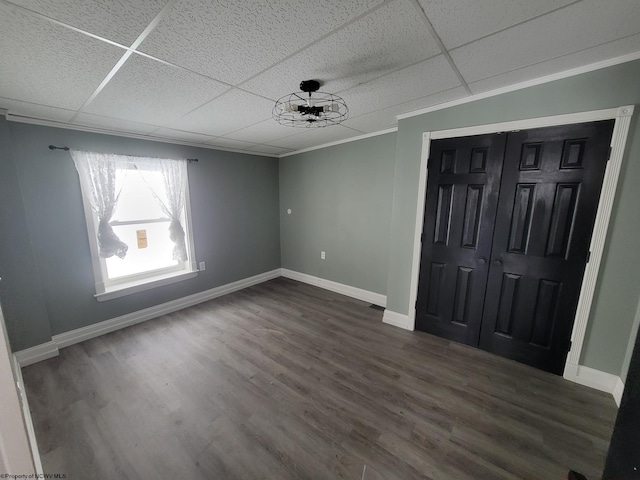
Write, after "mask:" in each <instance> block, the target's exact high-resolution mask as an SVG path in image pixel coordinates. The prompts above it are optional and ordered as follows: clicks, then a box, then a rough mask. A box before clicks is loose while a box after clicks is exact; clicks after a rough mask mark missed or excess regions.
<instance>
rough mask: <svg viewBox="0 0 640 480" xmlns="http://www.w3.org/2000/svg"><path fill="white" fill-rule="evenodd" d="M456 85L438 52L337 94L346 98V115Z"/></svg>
mask: <svg viewBox="0 0 640 480" xmlns="http://www.w3.org/2000/svg"><path fill="white" fill-rule="evenodd" d="M459 85H460V81H459V80H458V77H457V76H456V74H455V73H454V71H453V70H452V68H451V67H450V66H449V63H448V62H447V61H446V59H445V58H444V56H442V55H440V56H438V57H434V58H431V59H429V60H426V61H424V62H421V63H419V64H416V65H413V66H411V67H408V68H405V69H402V70H399V71H397V72H394V73H392V74H390V75H385V76H384V77H381V78H377V79H376V80H373V81H371V82H368V83H365V84H363V85H358V86H357V87H354V88H352V89H350V90H347V91H346V92H342V93H341V94H340V95H341V96H342V97H343V98H344V100H345V101H346V102H347V106H348V107H349V112H350V113H349V116H353V117H358V116H360V115H364V114H365V113H369V112H373V111H376V110H380V109H382V108H387V107H391V106H393V105H397V104H399V103H404V102H408V101H411V100H415V99H418V98H422V97H425V96H427V95H431V94H434V93H437V92H441V91H445V90H450V89H452V88H454V87H457V86H459Z"/></svg>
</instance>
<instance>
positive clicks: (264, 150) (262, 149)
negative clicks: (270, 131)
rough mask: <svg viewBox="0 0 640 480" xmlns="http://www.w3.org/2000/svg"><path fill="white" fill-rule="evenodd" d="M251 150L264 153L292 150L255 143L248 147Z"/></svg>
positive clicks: (273, 153)
mask: <svg viewBox="0 0 640 480" xmlns="http://www.w3.org/2000/svg"><path fill="white" fill-rule="evenodd" d="M249 151H251V152H256V153H264V154H266V155H281V154H283V153H288V152H292V151H293V150H292V149H290V148H282V147H274V146H273V145H256V146H255V147H252V148H250V149H249Z"/></svg>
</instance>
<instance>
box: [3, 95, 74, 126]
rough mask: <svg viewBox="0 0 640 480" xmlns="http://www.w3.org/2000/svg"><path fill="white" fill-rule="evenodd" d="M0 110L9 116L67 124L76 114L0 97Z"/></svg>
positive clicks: (71, 111)
mask: <svg viewBox="0 0 640 480" xmlns="http://www.w3.org/2000/svg"><path fill="white" fill-rule="evenodd" d="M0 109H3V110H8V111H9V113H10V114H13V115H20V116H23V117H31V118H40V119H43V120H53V121H57V122H68V121H69V120H71V118H72V117H73V115H74V114H75V113H76V112H75V111H74V110H64V109H62V108H55V107H49V106H47V105H38V104H37V103H29V102H21V101H19V100H12V99H10V98H1V97H0Z"/></svg>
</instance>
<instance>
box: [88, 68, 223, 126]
mask: <svg viewBox="0 0 640 480" xmlns="http://www.w3.org/2000/svg"><path fill="white" fill-rule="evenodd" d="M227 89H228V87H226V86H225V85H224V84H222V83H219V82H216V81H215V80H212V79H210V78H207V77H204V76H202V75H198V74H196V73H193V72H189V71H187V70H184V69H182V68H178V67H173V66H170V65H166V64H164V63H160V62H157V61H155V60H151V59H149V58H146V57H142V56H139V55H132V56H131V57H129V59H128V60H127V62H126V63H125V64H124V65H123V66H122V68H120V70H118V73H116V75H115V76H114V77H113V79H112V80H111V81H110V82H109V83H108V84H107V86H106V87H105V88H104V89H103V90H102V92H100V93H99V94H98V96H97V97H96V98H95V100H94V101H93V102H91V103H90V104H89V105H88V106H87V107H86V108H85V109H84V111H86V112H87V113H94V114H96V115H103V116H106V117H115V118H124V119H127V120H132V121H135V122H141V123H154V124H156V125H164V124H166V123H168V122H170V121H172V120H175V119H176V118H180V117H181V116H182V115H184V114H186V113H187V112H189V111H191V110H193V109H195V108H197V107H199V106H200V105H202V104H203V103H205V102H207V101H209V100H211V99H212V98H214V97H216V96H218V95H220V94H222V93H223V92H224V91H225V90H227ZM182 130H189V129H182Z"/></svg>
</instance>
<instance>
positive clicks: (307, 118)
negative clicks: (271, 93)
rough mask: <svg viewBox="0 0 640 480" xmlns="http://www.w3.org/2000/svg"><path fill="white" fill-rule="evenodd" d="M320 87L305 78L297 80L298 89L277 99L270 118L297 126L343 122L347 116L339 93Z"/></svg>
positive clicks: (347, 112) (321, 125)
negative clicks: (319, 90)
mask: <svg viewBox="0 0 640 480" xmlns="http://www.w3.org/2000/svg"><path fill="white" fill-rule="evenodd" d="M319 88H320V82H319V81H317V80H304V81H303V82H302V83H300V90H302V91H301V92H293V93H290V94H288V95H285V96H284V97H282V98H279V99H278V100H277V101H276V104H275V105H274V107H273V111H272V112H271V113H272V115H273V119H274V120H275V121H276V122H278V123H279V124H281V125H285V126H287V127H300V128H315V127H327V126H329V125H338V124H339V123H342V122H344V121H345V120H346V119H347V117H349V108H348V107H347V104H346V103H345V101H344V100H343V99H342V98H340V97H339V96H338V95H334V94H332V93H325V92H318V89H319ZM306 94H308V97H307V96H306ZM311 94H314V95H313V96H311Z"/></svg>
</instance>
